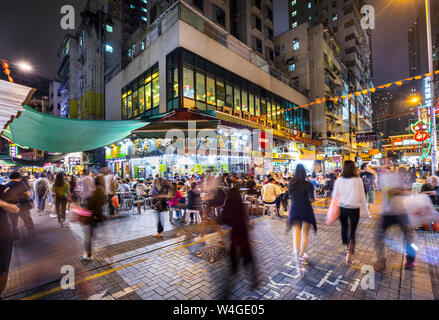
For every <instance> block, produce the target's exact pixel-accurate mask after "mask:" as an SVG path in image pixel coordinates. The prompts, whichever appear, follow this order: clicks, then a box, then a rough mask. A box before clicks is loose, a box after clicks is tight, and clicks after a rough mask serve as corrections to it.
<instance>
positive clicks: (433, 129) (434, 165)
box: [425, 0, 437, 175]
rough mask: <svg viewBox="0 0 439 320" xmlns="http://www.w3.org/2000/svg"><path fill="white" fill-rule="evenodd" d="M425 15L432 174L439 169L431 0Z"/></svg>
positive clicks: (426, 5)
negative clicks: (438, 161)
mask: <svg viewBox="0 0 439 320" xmlns="http://www.w3.org/2000/svg"><path fill="white" fill-rule="evenodd" d="M425 16H426V25H427V47H428V50H427V51H428V70H429V71H428V72H429V73H430V90H431V101H430V105H429V110H430V117H431V144H432V146H431V175H434V173H435V172H436V170H437V132H436V114H435V110H434V104H433V101H434V86H433V79H434V73H433V50H432V39H431V18H430V0H425Z"/></svg>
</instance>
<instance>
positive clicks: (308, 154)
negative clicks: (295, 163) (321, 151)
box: [299, 149, 316, 160]
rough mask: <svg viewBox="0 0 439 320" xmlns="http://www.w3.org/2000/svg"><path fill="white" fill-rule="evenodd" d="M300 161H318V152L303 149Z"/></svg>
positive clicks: (300, 153)
mask: <svg viewBox="0 0 439 320" xmlns="http://www.w3.org/2000/svg"><path fill="white" fill-rule="evenodd" d="M299 159H300V160H315V159H316V152H315V150H306V149H302V150H300V152H299Z"/></svg>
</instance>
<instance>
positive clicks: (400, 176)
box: [377, 169, 416, 270]
mask: <svg viewBox="0 0 439 320" xmlns="http://www.w3.org/2000/svg"><path fill="white" fill-rule="evenodd" d="M405 175H406V170H401V169H400V170H399V172H388V173H386V174H384V175H383V177H382V186H383V188H382V189H383V190H385V202H384V206H383V213H382V216H381V221H380V224H379V229H378V236H377V255H378V259H377V269H379V270H381V269H384V268H385V265H386V261H385V258H384V239H385V237H386V231H387V229H388V228H389V227H391V226H393V225H395V224H396V225H398V226H399V227H400V228H401V230H402V231H403V234H404V241H405V251H406V263H405V265H404V266H405V268H406V269H412V270H413V269H414V268H415V260H416V246H414V243H413V241H412V231H411V229H410V225H409V219H408V215H407V210H406V208H405V205H404V200H405V199H406V197H407V196H408V195H410V194H411V192H410V189H409V188H408V186H407V185H406V183H405V181H404V180H405Z"/></svg>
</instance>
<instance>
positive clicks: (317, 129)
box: [275, 22, 357, 157]
mask: <svg viewBox="0 0 439 320" xmlns="http://www.w3.org/2000/svg"><path fill="white" fill-rule="evenodd" d="M341 50H342V49H341V47H340V44H339V43H338V41H337V40H336V38H335V37H334V36H333V34H332V33H331V31H330V30H329V29H328V28H326V27H325V26H323V24H317V25H314V26H312V27H310V25H309V24H308V22H305V23H303V24H301V25H299V26H298V27H297V28H294V29H291V30H289V31H287V32H284V33H282V34H280V35H278V36H277V37H276V38H275V52H276V67H277V68H278V69H279V70H280V71H281V72H282V73H283V74H285V75H287V76H288V77H289V78H290V79H291V80H292V81H294V84H295V85H296V86H297V87H298V88H300V89H301V90H302V91H304V92H306V93H307V95H308V96H309V98H310V100H311V101H316V100H317V99H319V100H325V101H323V102H322V103H318V104H315V105H313V106H312V107H310V112H311V119H312V124H311V128H312V132H313V134H314V137H315V138H319V139H321V140H322V142H323V147H324V152H325V154H327V155H334V156H338V157H339V156H341V155H349V154H351V153H353V152H356V151H357V150H356V147H355V146H353V143H355V140H354V139H353V134H352V133H353V129H354V128H356V127H357V123H356V121H357V119H356V115H355V112H352V111H355V109H354V108H351V110H352V111H350V109H349V107H350V105H351V106H353V105H354V104H353V103H354V99H353V98H352V99H351V103H349V102H348V101H347V100H342V99H339V100H338V101H330V100H326V98H330V97H337V96H341V95H345V96H347V94H348V92H347V90H348V85H347V68H346V66H345V64H344V63H343V62H342V61H341ZM340 151H341V153H340Z"/></svg>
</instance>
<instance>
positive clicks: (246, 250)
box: [222, 187, 257, 299]
mask: <svg viewBox="0 0 439 320" xmlns="http://www.w3.org/2000/svg"><path fill="white" fill-rule="evenodd" d="M222 221H223V223H225V224H227V225H229V226H230V227H231V228H232V230H231V233H230V234H231V244H230V250H229V254H230V264H231V275H232V276H233V275H235V274H236V273H237V272H238V265H239V262H240V259H241V258H242V259H243V260H244V266H250V268H251V276H252V287H253V289H255V288H256V285H257V271H256V264H255V261H254V259H253V254H252V250H251V247H250V240H249V233H248V226H247V215H246V212H245V208H244V204H243V203H242V199H241V193H240V191H239V189H238V188H237V187H234V188H231V189H230V190H229V192H228V194H227V198H226V202H225V204H224V209H223V212H222ZM230 283H231V281H227V287H226V294H225V296H226V299H227V298H228V297H229V291H230Z"/></svg>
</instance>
